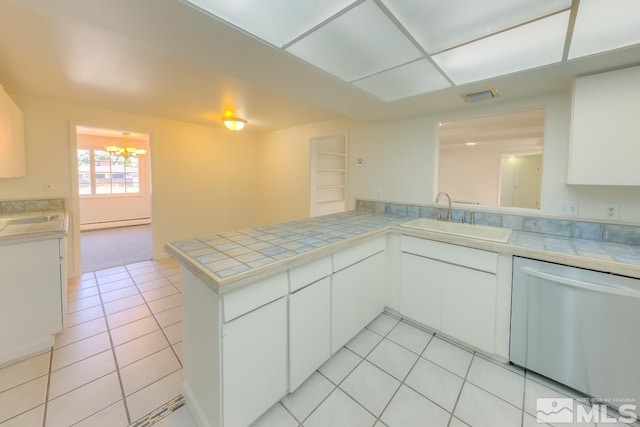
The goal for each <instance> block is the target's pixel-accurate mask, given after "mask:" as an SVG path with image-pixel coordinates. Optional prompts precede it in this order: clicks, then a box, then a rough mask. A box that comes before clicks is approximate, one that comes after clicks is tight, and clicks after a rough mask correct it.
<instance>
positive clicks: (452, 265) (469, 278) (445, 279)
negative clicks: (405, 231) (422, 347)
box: [400, 236, 498, 354]
mask: <svg viewBox="0 0 640 427" xmlns="http://www.w3.org/2000/svg"><path fill="white" fill-rule="evenodd" d="M402 250H403V253H402V266H401V280H400V287H401V289H400V292H401V304H400V311H401V313H402V315H403V316H407V317H408V318H410V319H412V320H415V321H418V322H420V323H422V324H424V325H426V326H428V327H430V328H432V329H434V330H436V331H441V332H443V333H444V334H446V335H449V336H451V337H452V338H455V339H458V340H460V341H462V342H465V343H467V344H470V345H472V346H474V347H476V348H478V349H480V350H483V351H486V352H488V353H491V354H493V353H494V347H495V329H496V314H495V313H496V288H497V279H496V271H497V263H498V256H497V254H495V253H492V252H487V251H481V250H477V249H472V248H466V247H461V246H456V245H450V244H446V243H440V242H433V241H429V240H424V239H417V238H414V237H407V236H403V238H402Z"/></svg>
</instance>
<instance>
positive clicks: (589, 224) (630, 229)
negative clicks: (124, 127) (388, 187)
mask: <svg viewBox="0 0 640 427" xmlns="http://www.w3.org/2000/svg"><path fill="white" fill-rule="evenodd" d="M356 210H362V211H368V212H377V213H386V214H389V215H396V216H406V217H408V218H417V217H424V218H437V217H438V215H440V217H441V218H445V217H446V215H447V209H446V208H440V207H429V206H416V205H405V204H401V203H386V202H378V201H371V200H356ZM471 212H473V213H474V216H475V223H476V224H484V225H492V226H495V227H506V228H511V229H512V230H517V231H526V232H532V233H540V234H546V235H551V236H561V237H572V238H576V239H586V240H598V241H603V242H610V243H622V244H627V245H640V226H634V225H621V224H610V223H600V222H596V221H584V220H571V219H565V218H552V217H544V216H531V215H515V214H502V213H497V212H483V211H480V210H462V209H452V211H451V218H452V219H453V220H459V219H460V218H462V220H463V221H464V222H469V217H470V214H471Z"/></svg>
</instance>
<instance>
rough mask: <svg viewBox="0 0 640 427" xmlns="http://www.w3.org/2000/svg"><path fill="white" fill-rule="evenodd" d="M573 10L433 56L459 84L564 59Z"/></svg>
mask: <svg viewBox="0 0 640 427" xmlns="http://www.w3.org/2000/svg"><path fill="white" fill-rule="evenodd" d="M568 21H569V11H566V12H561V13H558V14H555V15H551V16H549V17H546V18H543V19H539V20H537V21H534V22H531V23H529V24H526V25H522V26H520V27H515V28H513V29H511V30H508V31H504V32H501V33H498V34H495V35H493V36H489V37H486V38H484V39H480V40H478V41H475V42H472V43H469V44H466V45H463V46H460V47H457V48H455V49H451V50H448V51H445V52H442V53H440V54H438V55H434V56H433V60H434V61H435V62H436V63H437V64H438V65H439V66H440V68H441V69H442V70H443V71H444V72H445V73H446V74H447V75H448V76H449V78H451V79H452V80H453V81H454V82H455V83H456V84H464V83H469V82H475V81H480V80H484V79H488V78H491V77H497V76H502V75H505V74H510V73H515V72H517V71H523V70H527V69H530V68H536V67H541V66H543V65H549V64H553V63H555V62H560V61H561V60H562V53H563V50H564V42H565V38H566V34H567V24H568Z"/></svg>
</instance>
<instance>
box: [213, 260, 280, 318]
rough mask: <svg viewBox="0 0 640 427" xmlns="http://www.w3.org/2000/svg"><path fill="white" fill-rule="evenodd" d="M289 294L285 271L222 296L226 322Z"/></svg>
mask: <svg viewBox="0 0 640 427" xmlns="http://www.w3.org/2000/svg"><path fill="white" fill-rule="evenodd" d="M288 292H289V285H288V283H287V272H286V271H283V272H282V273H278V274H276V275H274V276H271V277H267V278H265V279H262V280H260V281H258V282H256V283H253V284H250V285H246V286H243V287H241V288H238V289H234V290H232V291H229V292H227V293H224V294H222V306H223V312H224V321H225V322H228V321H230V320H233V319H235V318H236V317H239V316H242V315H243V314H245V313H248V312H250V311H251V310H255V309H256V308H258V307H262V306H263V305H265V304H268V303H270V302H271V301H274V300H276V299H278V298H280V297H282V296H285V295H287V293H288Z"/></svg>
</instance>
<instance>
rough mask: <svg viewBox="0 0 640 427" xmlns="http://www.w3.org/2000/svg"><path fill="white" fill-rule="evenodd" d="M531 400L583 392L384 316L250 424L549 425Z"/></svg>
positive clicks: (378, 426) (393, 426) (391, 426)
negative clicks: (542, 418) (540, 416)
mask: <svg viewBox="0 0 640 427" xmlns="http://www.w3.org/2000/svg"><path fill="white" fill-rule="evenodd" d="M537 397H572V398H580V397H581V396H579V395H576V394H575V392H573V391H571V390H568V389H566V388H564V387H562V386H560V385H559V384H556V383H554V382H552V381H550V380H547V379H545V378H542V377H540V376H537V375H535V374H531V373H528V372H527V373H525V372H524V371H523V370H521V369H519V368H517V367H513V366H506V365H503V364H501V363H498V362H495V361H491V360H488V359H486V358H484V357H483V356H481V355H479V354H477V353H474V352H472V351H469V350H468V349H465V348H462V347H459V346H457V345H454V344H452V343H450V342H448V341H446V340H444V339H441V338H440V337H438V336H434V335H433V334H431V333H428V332H425V331H424V330H422V329H419V328H416V327H414V326H412V325H410V324H408V323H405V322H404V321H399V320H397V319H395V318H393V317H391V316H389V315H387V314H382V315H380V316H379V317H378V318H377V319H376V320H374V321H373V322H371V324H369V325H368V326H367V327H366V328H365V329H364V330H362V332H360V334H359V335H357V336H356V337H355V338H354V339H353V340H351V342H349V343H348V344H347V345H346V346H345V347H344V348H342V349H340V350H339V351H338V352H337V353H336V354H335V355H334V356H333V357H332V358H331V359H330V360H329V361H327V362H326V363H325V364H324V365H323V366H322V367H320V369H318V371H316V372H315V373H314V374H313V375H312V376H311V378H309V379H308V380H307V381H306V382H305V383H304V384H302V385H301V386H300V388H299V389H298V390H296V391H295V392H294V393H293V394H290V395H288V396H286V397H285V398H284V399H282V401H280V402H279V403H277V404H276V405H274V406H273V407H272V408H271V409H270V410H269V411H268V412H267V413H266V414H265V415H264V416H263V417H262V418H260V419H259V420H258V421H257V422H256V423H255V424H254V425H255V426H260V427H269V426H273V427H280V426H300V425H304V426H307V427H309V426H324V427H326V426H331V427H337V426H349V427H351V426H375V427H382V426H389V427H396V426H398V427H405V426H434V427H437V426H443V427H446V426H449V427H460V426H477V427H482V426H487V427H501V426H506V427H512V426H513V427H515V426H523V427H529V426H541V425H547V424H542V423H537V422H536V417H535V415H536V398H537ZM574 404H578V402H577V401H576V400H574ZM177 425H178V424H176V426H177ZM561 425H562V426H566V425H572V424H561ZM576 425H579V426H594V425H595V424H589V423H579V424H576ZM605 425H606V426H611V425H618V424H610V423H604V424H598V426H605ZM620 425H622V424H620Z"/></svg>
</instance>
